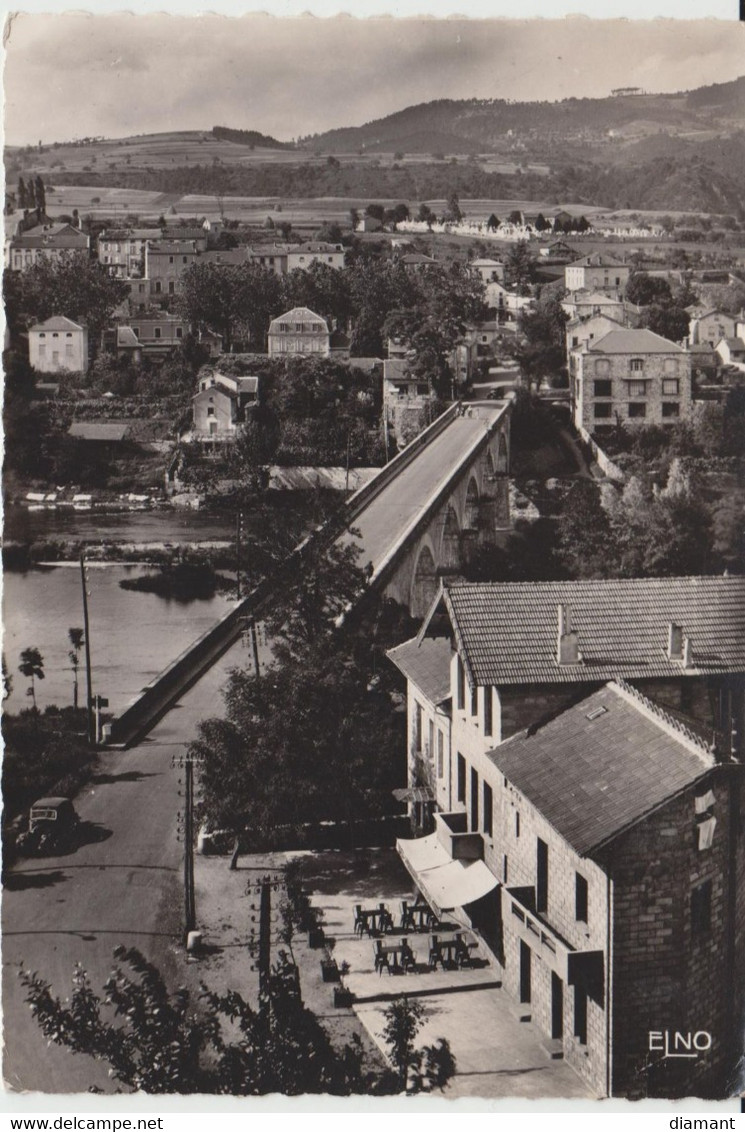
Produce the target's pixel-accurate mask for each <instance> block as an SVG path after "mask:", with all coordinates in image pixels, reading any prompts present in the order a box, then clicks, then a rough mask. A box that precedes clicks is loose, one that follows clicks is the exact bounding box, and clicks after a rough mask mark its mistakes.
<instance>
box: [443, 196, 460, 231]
mask: <svg viewBox="0 0 745 1132" xmlns="http://www.w3.org/2000/svg"><path fill="white" fill-rule="evenodd" d="M445 216H446V218H447V219H448V220H450V221H452V222H453V223H454V224H459V223H460V222H461V220H462V219H463V213H462V212H461V208H460V200H459V198H458V194H457V193H456V191H455V189H451V190H450V192H449V193H448V197H447V211H446V213H445Z"/></svg>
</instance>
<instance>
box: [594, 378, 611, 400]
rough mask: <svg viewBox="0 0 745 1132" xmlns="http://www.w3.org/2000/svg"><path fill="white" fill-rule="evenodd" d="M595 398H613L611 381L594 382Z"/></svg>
mask: <svg viewBox="0 0 745 1132" xmlns="http://www.w3.org/2000/svg"><path fill="white" fill-rule="evenodd" d="M593 385H594V386H595V396H596V397H612V396H613V382H612V381H595V382H593Z"/></svg>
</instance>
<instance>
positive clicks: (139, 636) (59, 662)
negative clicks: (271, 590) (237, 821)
mask: <svg viewBox="0 0 745 1132" xmlns="http://www.w3.org/2000/svg"><path fill="white" fill-rule="evenodd" d="M109 518H112V517H111V516H110V517H109ZM127 518H130V519H131V517H130V516H127ZM141 518H147V519H150V520H154V521H155V523H157V522H158V520H161V523H162V520H163V518H164V517H163V516H158V515H147V516H137V518H136V520H135V525H136V526H138V528H139V529H140V530H142V527H140V521H141ZM80 519H81V516H79V515H76V516H75V526H76V528H77V530H80V527H78V524H79V523H80ZM96 519H99V516H96ZM168 519H170V516H168ZM151 530H153V528H151ZM166 530H167V531H169V532H173V530H174V528H173V527H171V526H170V525H169V524H168V523H167V522H166ZM68 532H69V527H66V528H65V534H67V535H68V537H70V538H74V537H84V536H83V535H78V534H77V531H76V533H75V534H73V533H68ZM45 534H46V535H47V537H54V536H53V535H52V534H51V531H49V529H48V528H45ZM38 537H42V536H38ZM119 537H121V538H125V539H127V541H129V540H130V539H132V541H135V538H134V537H133V535H132V532H131V528H130V527H129V526H127V527H126V529H124V528H122V533H121V535H120V536H119ZM152 537H153V539H155V538H158V537H160V538H166V537H173V538H174V540H176V537H175V535H174V536H172V535H171V534H166V532H165V531H163V529H162V526H161V530H160V536H158V534H157V533H155V531H154V530H153V535H152ZM137 539H138V540H139V536H137ZM142 541H147V539H146V538H145V536H142ZM144 572H145V568H144V567H142V566H122V565H103V564H102V565H97V564H94V563H91V564H90V565H89V569H88V578H89V584H88V590H89V593H90V597H89V599H88V606H89V612H90V643H91V660H92V669H93V692H94V694H95V695H101V696H106V697H107V698H108V700H109V705H110V706H109V710H110V711H114V712H118V711H120V710H121V709H122V708H123V707H124V706H125V705H126V704H127V703H128V701H129V700H130V699H132V697H133V696H135V695H136V694H137V693H138V692H139V690H140V689H141V688H142V687H143V686H144V685H145V684H147V683H148V682H149V681H150V680H151V679H152V678H153V677H154V676H155V675H156V674H157V673H158V672H160V671H161V670H162V669H163V668H165V667H166V665H168V664H169V663H170V662H171V661H172V660H175V658H176V657H177V656H178V655H179V653H181V652H183V650H184V649H185V648H186V647H187V646H188V645H189V644H190V643H191V642H192V641H194V640H195V639H196V638H197V637H198V636H199V635H200V634H201V633H203V632H204V631H205V630H206V629H208V628H209V627H210V625H212V624H213V623H214V622H215V621H216V620H217V619H218V618H219V617H220V616H221V615H222V614H223V613H224V612H225V610H227V609H228V608H229V606H230V602H231V599H230V597H228V596H226V595H224V594H218V595H216V596H214V597H212V598H210V599H208V600H204V601H192V602H189V603H188V604H180V603H178V602H175V601H171V600H167V599H165V598H162V597H157V596H156V595H155V594H148V593H140V592H137V591H133V590H124V589H122V588H121V587H120V586H119V582H120V580H121V579H122V578H134V577H137V576H138V575H140V574H142V573H144ZM3 622H4V627H5V635H4V640H3V653H4V655H5V659H6V663H7V666H8V670H9V671H10V674H11V676H12V680H13V687H12V691H11V694H10V697H9V699H8V700H6V701H5V708H6V709H7V710H9V711H19V710H21V709H22V708H24V707H27V706H28V705H29V703H30V701H29V699H28V698H27V695H26V689H27V687H28V681H27V679H26V678H25V677H24V676H22V675H21V673H20V672H19V671H18V664H19V661H20V653H21V651H22V650H23V649H25V648H29V647H36V648H38V649H39V651H40V652H41V654H42V656H43V658H44V674H45V676H44V679H43V680H37V682H36V699H37V703H38V705H39V708H40V709H41V710H43V709H44V707H46V706H47V705H48V704H55V703H56V704H60V705H65V704H71V703H72V691H73V673H72V668H71V666H70V661H69V659H68V652H69V651H70V644H69V641H68V636H67V631H68V629H70V628H74V627H82V625H83V601H82V588H81V581H80V570H79V568H75V567H74V566H66V565H61V566H52V567H42V568H40V569H35V570H29V571H27V572H26V573H23V574H16V573H6V575H5V578H4V591H3ZM247 659H248V655H247ZM78 678H79V685H80V691H79V702H80V704H81V705H82V704H84V703H85V664H84V657H83V655H82V653H81V667H80V672H79V676H78Z"/></svg>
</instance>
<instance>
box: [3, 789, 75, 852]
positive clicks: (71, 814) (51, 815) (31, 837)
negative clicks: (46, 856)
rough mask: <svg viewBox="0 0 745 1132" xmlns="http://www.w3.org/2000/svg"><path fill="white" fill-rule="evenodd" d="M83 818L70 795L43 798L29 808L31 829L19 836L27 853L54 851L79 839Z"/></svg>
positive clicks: (21, 844) (19, 846)
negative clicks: (77, 833)
mask: <svg viewBox="0 0 745 1132" xmlns="http://www.w3.org/2000/svg"><path fill="white" fill-rule="evenodd" d="M79 824H80V818H79V817H78V815H77V813H76V812H75V807H74V806H73V804H72V802H71V801H70V799H69V798H39V800H38V802H34V804H33V806H32V807H31V809H30V810H29V815H28V831H27V832H26V833H24V834H22V835H21V836H20V837H19V838H18V848H19V849H20V850H21V852H23V853H41V854H43V853H54V852H57V851H59V850H61V849H66V848H68V847H69V846H70V845H71V844H72V843H73V842H74V839H75V834H76V832H77V829H78V826H79Z"/></svg>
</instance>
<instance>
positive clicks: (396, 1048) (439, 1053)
mask: <svg viewBox="0 0 745 1132" xmlns="http://www.w3.org/2000/svg"><path fill="white" fill-rule="evenodd" d="M383 1017H384V1018H385V1020H386V1024H385V1027H384V1029H383V1040H384V1042H385V1044H386V1046H387V1047H388V1054H389V1057H390V1059H391V1061H392V1062H393V1066H394V1069H395V1070H396V1075H397V1077H398V1084H399V1090H400V1091H401V1092H402V1093H419V1092H422V1091H423V1090H424V1089H425V1088H429V1089H432V1088H438V1089H440V1090H442V1089H444V1088H445V1086H446V1085H447V1083H448V1082H449V1081H450V1080H451V1078H452V1077H453V1076H454V1075H455V1072H456V1063H455V1058H454V1057H453V1054H452V1053H451V1050H450V1043H449V1042H448V1041H447V1039H446V1038H440V1039H439V1040H438V1042H437V1044H436V1045H434V1046H424V1047H423V1048H422V1049H421V1050H417V1049H416V1047H415V1045H414V1041H415V1039H416V1036H417V1034H418V1033H419V1031H420V1029H421V1027H422V1023H423V1020H424V1006H423V1004H422V1003H421V1002H419V1001H418V999H414V1000H413V1001H412V1000H411V999H409V998H408V997H407V996H406V995H403V996H402V997H401V998H397V999H394V1001H393V1002H392V1003H391V1004H390V1006H388V1007H386V1009H385V1011H384V1013H383Z"/></svg>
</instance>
